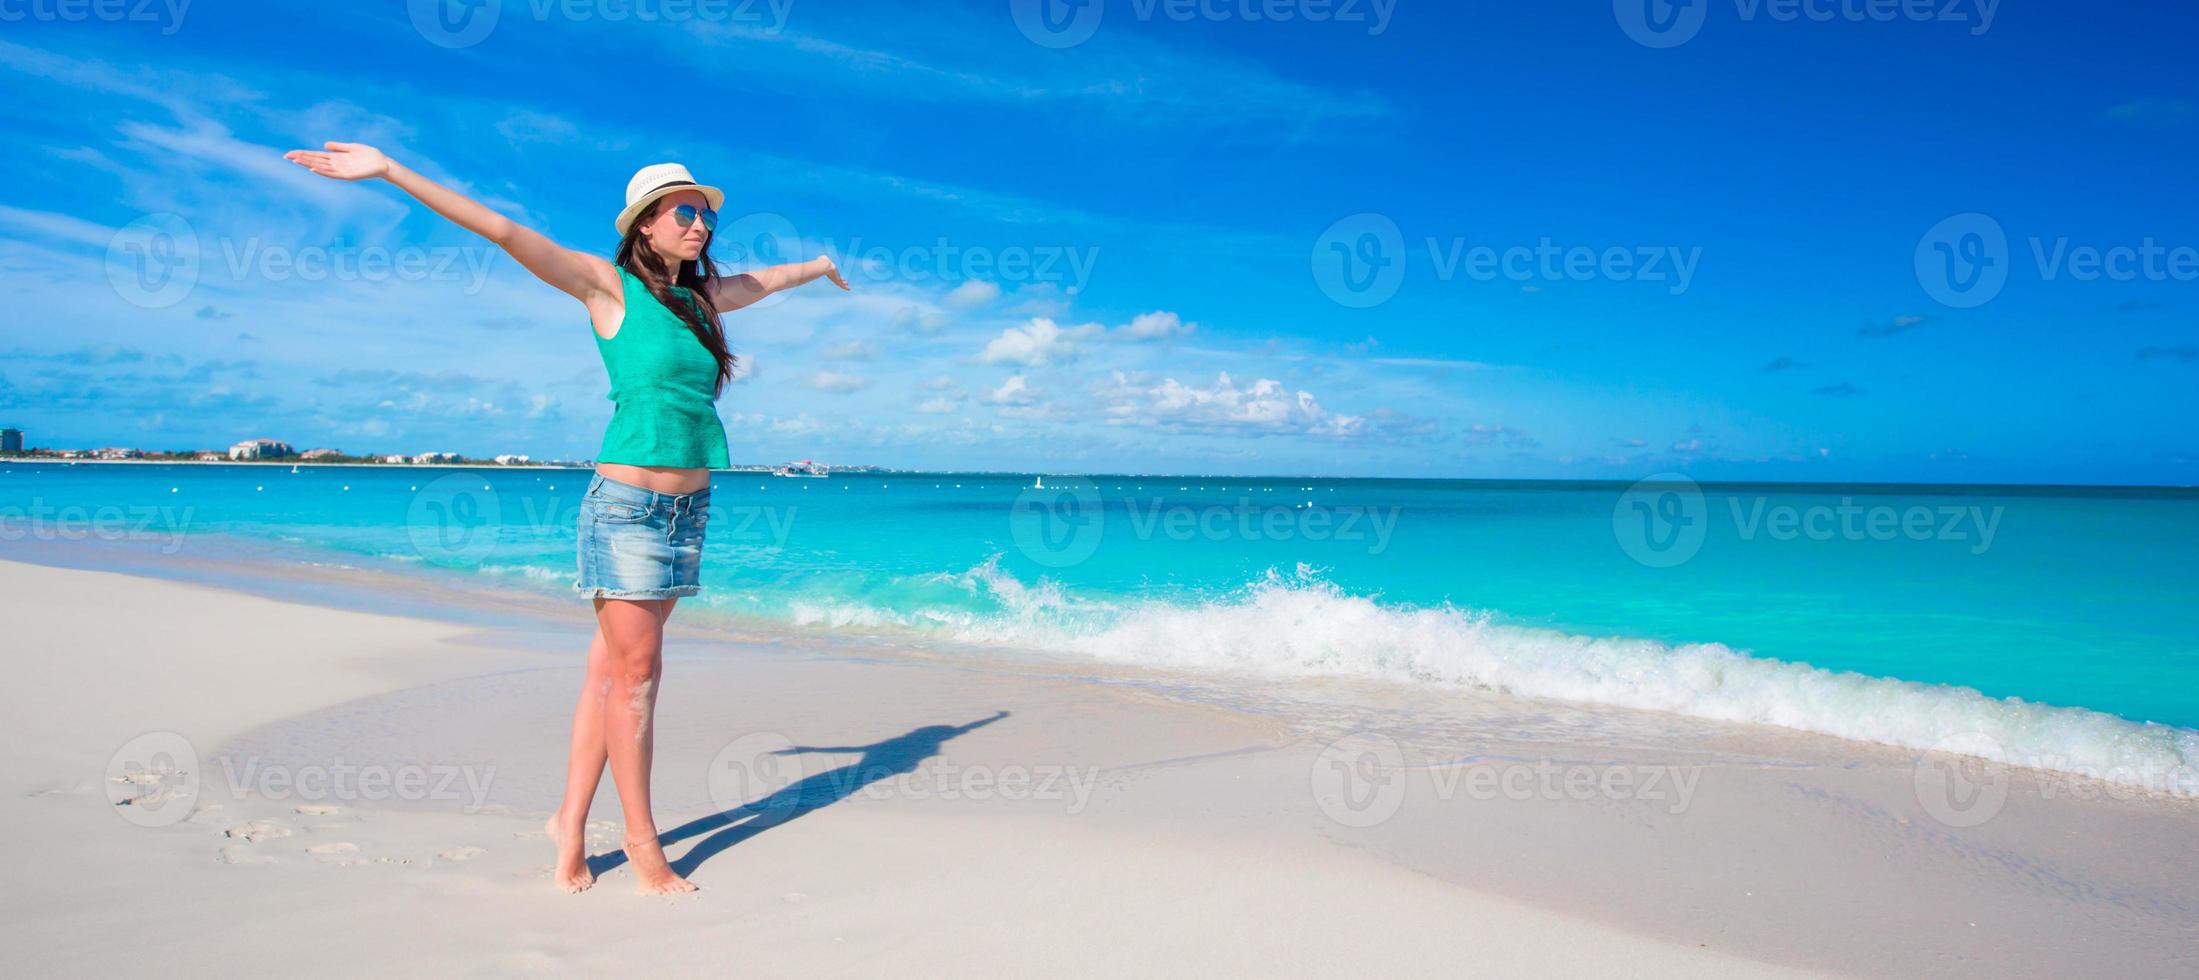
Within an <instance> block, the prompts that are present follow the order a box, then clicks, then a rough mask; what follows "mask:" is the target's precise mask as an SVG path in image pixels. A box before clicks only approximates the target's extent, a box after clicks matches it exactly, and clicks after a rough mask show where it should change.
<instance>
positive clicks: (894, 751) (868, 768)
mask: <svg viewBox="0 0 2199 980" xmlns="http://www.w3.org/2000/svg"><path fill="white" fill-rule="evenodd" d="M1006 717H1008V712H1006V711H996V712H994V713H993V716H992V717H990V718H980V719H978V720H976V721H973V722H970V723H969V724H967V725H925V726H924V727H922V728H915V729H911V730H909V731H908V732H905V733H903V734H900V735H896V736H894V737H892V738H889V739H884V740H881V741H877V742H872V743H870V744H869V745H797V746H794V747H792V748H788V749H781V750H779V751H778V752H776V753H774V754H776V755H798V754H801V753H804V752H818V753H835V754H852V755H858V756H859V758H857V759H856V760H855V761H853V762H850V763H848V764H847V765H844V766H840V767H838V768H835V769H829V770H826V771H824V772H820V773H817V774H815V775H812V776H805V777H803V778H801V779H799V780H796V781H795V782H793V783H791V784H789V785H787V786H786V787H785V788H783V789H780V790H778V791H777V792H774V793H772V794H771V795H769V796H766V797H764V798H763V799H760V800H757V801H755V802H753V803H748V804H744V805H742V806H739V807H735V808H733V809H731V810H725V811H722V812H719V813H713V814H711V815H709V816H707V817H698V818H696V819H694V820H690V821H688V822H686V823H684V824H681V825H679V826H677V827H674V828H672V829H670V830H666V831H660V832H659V833H658V834H657V840H658V842H659V843H662V844H663V845H664V846H665V850H666V851H670V850H671V846H672V845H673V844H675V843H678V842H679V841H683V840H687V839H688V838H691V837H697V836H700V835H703V834H710V836H708V837H705V838H703V840H702V841H701V842H700V843H698V844H696V845H695V846H694V847H692V848H690V849H689V850H688V851H687V853H685V854H682V855H680V856H679V858H678V859H676V860H673V861H672V862H671V864H672V870H673V871H676V872H678V873H679V874H680V875H681V876H682V877H685V876H687V875H692V874H694V873H695V869H696V868H699V867H701V866H702V863H703V862H704V861H708V860H710V859H711V858H712V857H714V856H716V855H717V854H718V853H719V852H721V851H723V850H725V849H726V848H729V847H732V846H733V845H735V844H738V843H740V842H742V841H744V840H747V839H749V838H751V837H754V836H756V835H757V834H760V833H763V832H764V831H766V830H769V829H771V828H772V827H776V826H778V825H780V824H783V823H786V822H787V821H789V820H792V819H794V818H796V817H799V816H801V815H803V814H805V813H808V812H810V811H812V810H817V809H820V808H823V807H828V806H831V805H832V804H834V803H838V802H840V801H841V800H844V799H847V798H848V797H850V796H853V795H855V794H856V793H860V792H862V791H863V788H864V787H866V786H869V785H871V784H872V783H876V782H879V781H881V780H886V779H892V778H894V777H895V776H900V775H905V774H908V773H913V772H915V771H916V767H917V766H919V765H922V764H923V762H924V760H926V759H929V758H931V757H932V756H935V755H938V754H939V747H940V746H942V745H945V744H946V742H947V740H948V739H951V738H954V737H956V736H958V735H962V734H964V733H966V732H971V731H975V730H977V729H979V728H983V727H984V726H986V725H990V724H992V723H993V722H996V721H999V720H1000V719H1002V718H1006ZM721 828H722V829H721ZM712 831H717V832H716V833H711V832H712ZM625 863H626V855H625V853H624V852H621V851H612V852H610V853H608V854H599V855H596V856H593V857H590V858H589V859H588V867H589V870H591V871H593V872H594V873H596V874H599V875H600V874H602V873H604V872H605V871H609V870H610V869H612V868H616V867H618V866H619V865H622V864H625Z"/></svg>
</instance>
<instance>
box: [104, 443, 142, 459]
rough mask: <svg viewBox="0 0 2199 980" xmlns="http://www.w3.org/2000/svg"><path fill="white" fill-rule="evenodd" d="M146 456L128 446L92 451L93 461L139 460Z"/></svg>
mask: <svg viewBox="0 0 2199 980" xmlns="http://www.w3.org/2000/svg"><path fill="white" fill-rule="evenodd" d="M144 455H145V454H144V453H142V452H139V451H137V450H135V449H131V448H128V447H126V446H109V447H107V448H105V449H94V450H92V458H93V459H139V458H141V457H143V456H144Z"/></svg>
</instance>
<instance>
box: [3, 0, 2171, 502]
mask: <svg viewBox="0 0 2199 980" xmlns="http://www.w3.org/2000/svg"><path fill="white" fill-rule="evenodd" d="M438 2H441V3H444V4H447V6H444V7H442V8H440V10H439V9H438V8H437V6H436V4H437V3H438ZM1049 2H1058V0H1049ZM1648 4H1658V6H1656V7H1651V6H1645V5H1648ZM62 9H69V8H61V7H56V6H55V5H54V4H53V3H50V2H47V3H33V2H30V0H6V2H5V3H0V14H6V15H9V16H10V17H11V18H13V19H12V22H11V23H9V24H8V25H7V27H6V29H5V31H4V33H0V80H4V84H5V86H6V90H7V91H8V93H9V98H7V99H6V100H5V102H4V104H0V171H4V173H0V176H4V180H0V290H4V292H5V295H6V303H7V307H8V312H7V314H6V315H5V317H4V319H0V324H4V325H0V331H4V336H0V423H5V424H11V425H18V426H21V427H22V428H24V429H25V430H27V432H28V433H29V439H30V442H31V443H32V444H33V445H45V446H60V447H71V446H95V445H137V446H145V447H152V448H182V447H203V446H218V445H226V444H228V443H230V442H233V441H236V440H239V439H243V438H247V437H255V436H269V437H275V438H281V439H285V440H288V441H290V442H293V443H296V444H300V446H301V448H304V446H306V445H311V446H332V447H336V448H341V449H345V450H348V451H353V452H362V451H369V450H372V451H383V452H422V451H428V450H451V451H457V452H463V453H467V454H469V455H487V454H494V453H498V452H522V453H528V454H531V455H534V456H538V457H565V458H585V457H588V456H591V455H592V454H593V452H594V449H595V447H596V445H597V441H598V440H599V439H600V437H601V433H602V429H603V425H604V423H605V421H606V420H607V419H608V417H609V412H610V407H611V406H610V404H609V402H608V401H606V400H605V399H604V397H603V396H604V391H605V383H604V378H603V372H602V367H601V365H600V362H599V361H598V360H597V357H596V354H595V350H594V346H593V341H592V339H591V337H590V334H589V333H588V330H587V326H586V323H587V320H586V316H585V314H584V313H583V312H582V311H581V310H580V308H579V306H578V304H577V303H574V302H573V301H572V300H570V299H569V298H567V297H565V296H563V295H562V294H559V293H556V292H555V291H553V290H550V289H549V288H548V287H545V286H542V285H540V284H538V283H536V282H534V281H533V280H532V279H531V278H529V277H528V276H526V274H525V273H524V272H523V271H522V270H520V269H519V268H518V267H517V266H516V264H514V263H512V262H510V261H509V260H508V259H507V258H505V257H503V256H501V255H498V254H495V253H494V251H493V250H492V249H488V248H487V247H485V246H484V245H482V244H481V243H479V242H477V241H474V240H472V239H470V237H469V236H467V235H466V234H465V233H463V232H459V231H457V230H456V229H454V228H452V227H450V226H448V225H446V224H444V223H442V222H441V221H440V219H437V218H435V217H434V216H433V215H432V214H429V213H428V212H426V211H425V210H424V209H422V208H420V207H417V206H414V205H412V204H411V203H410V202H409V201H408V200H407V199H405V198H404V197H403V196H402V195H400V194H398V193H396V192H395V191H394V189H392V188H389V187H388V186H386V185H373V186H353V185H339V184H334V183H330V182H326V181H321V180H319V179H318V178H314V177H312V176H310V175H308V174H305V173H304V172H302V171H294V170H291V169H288V168H289V165H288V164H285V163H283V162H282V161H281V160H280V159H279V154H280V153H281V151H283V150H285V149H289V148H291V147H294V146H308V145H318V143H319V142H320V141H321V140H324V139H347V140H356V141H361V142H367V143H372V144H375V145H377V146H380V147H382V148H383V149H384V150H386V151H388V152H389V153H391V154H392V155H393V156H395V157H398V158H399V159H402V160H404V161H406V162H407V163H409V164H411V165H412V166H413V167H415V168H416V169H419V170H421V171H422V172H424V173H427V174H429V175H431V176H434V177H436V178H438V179H444V180H447V181H450V182H452V183H454V184H456V185H458V186H460V187H461V188H463V189H465V190H468V191H470V192H472V193H474V194H476V195H477V196H479V197H481V198H482V199H483V200H485V201H487V202H488V203H490V204H492V205H493V206H496V207H498V208H501V209H504V210H506V212H507V213H509V214H511V215H513V216H514V217H516V218H518V219H520V220H522V221H525V222H527V223H529V224H531V225H534V226H535V227H538V228H540V229H541V230H543V231H545V232H546V233H548V234H550V235H551V236H552V237H554V238H556V239H558V240H559V241H561V242H564V243H565V244H567V245H569V246H572V247H575V248H581V249H588V250H593V251H596V252H598V253H607V252H608V251H609V249H610V248H611V246H612V245H613V244H614V241H613V237H612V231H611V228H610V218H611V217H612V215H614V214H615V213H616V212H617V210H618V207H619V205H620V204H621V203H622V201H621V197H620V195H621V192H622V190H623V187H624V184H625V180H626V178H627V176H628V175H630V174H631V173H632V171H633V170H634V169H635V168H637V167H639V166H641V165H643V164H646V163H652V162H658V161H662V160H677V161H681V162H684V163H686V164H688V165H689V166H690V167H692V168H694V170H695V171H696V172H697V174H698V176H699V177H701V178H702V179H704V180H706V181H710V182H713V183H717V184H720V185H721V186H724V187H725V188H726V189H727V191H728V193H729V201H728V204H727V207H726V209H725V210H726V216H725V219H724V222H725V224H724V226H723V227H721V236H720V237H721V241H720V242H719V243H718V247H717V251H718V253H719V255H720V256H721V258H730V259H735V260H736V261H738V260H739V259H740V258H741V257H742V256H747V255H751V254H760V255H762V256H764V257H766V258H768V257H771V256H772V255H773V254H778V255H783V256H785V257H789V258H800V257H806V256H807V255H811V254H816V253H818V252H826V251H829V252H832V253H834V254H836V255H838V256H840V258H841V262H842V265H843V266H844V267H846V268H847V269H848V270H849V271H850V278H851V279H852V280H853V282H854V285H855V287H856V291H855V292H854V293H852V294H841V293H839V292H838V291H836V290H831V289H829V288H827V287H823V286H822V285H815V286H811V287H809V288H807V289H805V290H803V291H801V292H799V293H796V294H791V295H787V296H784V297H779V298H777V299H776V301H774V302H772V303H771V304H769V305H768V306H765V307H763V308H758V309H751V310H746V311H742V312H740V313H737V314H734V315H732V316H730V317H729V318H728V319H727V321H726V325H727V328H728V330H729V332H730V334H731V336H732V338H733V345H734V347H735V349H736V350H738V351H740V352H743V353H744V354H745V355H746V356H747V359H748V363H749V365H750V366H751V368H752V373H750V374H749V375H748V376H747V377H745V378H743V379H742V380H741V382H740V383H739V384H737V385H735V386H733V387H731V388H729V389H728V390H727V392H726V393H725V395H724V396H723V397H722V398H721V400H720V403H719V404H720V409H721V414H722V415H723V416H724V418H725V419H726V422H727V428H728V431H729V433H730V435H731V439H732V448H733V455H734V457H735V458H736V459H738V460H743V461H758V462H776V461H782V460H786V459H793V458H801V457H814V458H817V459H821V460H827V461H834V462H865V463H877V464H882V465H889V466H899V467H919V468H961V469H1001V470H1045V471H1048V472H1079V471H1089V472H1115V471H1171V472H1200V473H1213V472H1229V473H1315V474H1345V475H1349V474H1385V475H1401V476H1465V477H1549V478H1564V477H1580V478H1622V479H1624V478H1635V477H1640V476H1643V475H1647V474H1650V473H1656V472H1661V471H1674V470H1677V471H1682V472H1687V473H1690V474H1693V475H1695V476H1697V477H1698V478H1707V479H1769V480H1916V481H1933V482H1938V481H2018V482H2081V483H2163V484H2191V483H2199V433H2195V431H2194V429H2195V424H2194V420H2195V419H2199V396H2195V395H2194V392H2195V391H2199V384H2195V382H2199V319H2195V317H2194V311H2195V309H2199V303H2195V302H2194V293H2195V291H2199V221H2195V220H2194V218H2195V217H2199V200H2195V197H2199V189H2195V187H2194V183H2193V182H2192V181H2191V180H2190V179H2189V175H2188V170H2189V167H2190V161H2191V160H2192V159H2193V156H2194V154H2193V150H2194V149H2195V136H2199V115H2195V104H2199V78H2195V77H2194V76H2195V70H2194V68H2193V67H2192V59H2190V58H2189V57H2188V52H2189V50H2190V47H2191V44H2192V41H2193V39H2194V34H2195V27H2199V13H2194V12H2193V10H2192V9H2191V8H2190V6H2189V5H2186V4H2167V3H2161V4H2117V5H2088V6H2086V7H2083V8H2081V9H2080V8H2076V7H2072V6H2070V5H2037V4H2032V5H2025V6H2024V7H2022V8H2018V7H2017V6H2015V5H2008V6H2006V7H2002V6H2000V5H1999V4H1996V3H1991V2H1990V0H1955V2H1952V3H1950V2H1948V0H1935V2H1934V3H1932V4H1928V5H1927V4H1909V5H1906V6H1904V5H1900V4H1893V3H1885V2H1869V0H1838V2H1835V0H1811V2H1808V3H1801V4H1781V3H1776V2H1772V0H1696V3H1695V5H1693V6H1690V7H1684V8H1664V7H1662V6H1661V0H1619V2H1617V3H1613V4H1605V3H1601V2H1591V3H1582V4H1518V3H1512V4H1485V3H1433V2H1427V0H1417V2H1416V0H1397V2H1395V3H1389V2H1385V3H1380V4H1377V3H1374V2H1372V0H1357V2H1355V3H1351V4H1342V3H1329V4H1317V3H1315V4H1298V3H1289V2H1276V3H1264V4H1243V3H1240V2H1238V0H1227V2H1224V0H1207V2H1205V3H1204V4H1184V3H1181V2H1178V3H1173V4H1172V3H1169V2H1168V0H1152V2H1146V0H1091V2H1090V3H1089V4H1087V5H1086V6H1085V7H1083V8H1082V12H1081V16H1083V17H1085V18H1087V19H1085V20H1081V21H1080V20H1077V19H1075V18H1076V17H1077V16H1079V9H1078V8H1074V7H1069V6H1067V5H1063V6H1060V7H1057V8H1052V11H1053V13H1054V14H1055V16H1053V17H1052V18H1048V17H1047V16H1046V15H1047V14H1048V13H1049V11H1048V9H1044V8H1042V5H1041V3H1040V2H1038V0H1033V2H1031V3H1024V2H1021V0H1014V2H1011V0H983V2H973V3H968V4H951V3H921V4H919V3H873V2H834V3H830V4H827V3H821V2H816V0H778V3H777V4H771V3H766V2H764V0H754V2H746V0H725V2H722V3H716V2H712V0H697V2H694V3H688V4H681V3H676V2H675V3H672V4H670V5H667V4H665V3H664V2H661V0H641V2H637V0H560V2H556V3H553V2H551V0H500V2H498V0H472V2H471V3H470V5H469V4H464V3H460V2H458V0H419V2H417V3H413V4H407V3H403V2H385V3H362V4H296V5H276V4H262V3H254V4H242V3H235V2H218V0H191V2H184V0H167V2H155V3H150V4H145V5H142V6H140V5H134V4H133V5H128V6H126V7H123V8H117V9H120V10H121V11H122V13H123V14H124V15H125V16H123V17H122V19H119V20H114V21H102V20H97V19H89V20H87V19H82V18H81V17H79V18H78V19H74V20H71V19H66V18H63V17H60V16H59V15H57V13H56V11H58V10H62ZM76 9H81V8H76ZM1270 10H1279V11H1283V12H1286V13H1290V14H1291V15H1292V16H1291V17H1290V19H1288V20H1280V21H1278V20H1273V19H1268V18H1266V17H1264V16H1248V12H1250V14H1253V15H1258V14H1261V13H1262V12H1263V11H1270ZM1668 11H1670V12H1672V13H1675V14H1676V15H1677V17H1678V19H1677V20H1676V21H1673V22H1672V23H1673V24H1676V25H1677V26H1673V27H1671V28H1670V29H1669V30H1666V31H1665V32H1663V33H1655V32H1653V31H1652V32H1650V33H1644V32H1645V31H1650V29H1649V28H1646V27H1645V26H1644V25H1645V24H1648V23H1650V21H1647V20H1644V19H1643V14H1644V13H1645V12H1648V13H1653V14H1656V15H1657V16H1658V17H1659V18H1662V17H1663V15H1664V14H1665V13H1666V12H1668ZM415 13H419V14H421V17H420V18H419V19H418V20H417V21H416V18H415V17H414V14H415ZM1324 13H1325V15H1324ZM1874 13H1875V17H1874ZM439 14H440V15H441V17H442V18H443V19H441V20H438V19H436V18H437V16H438V15H439ZM1813 14H1814V15H1815V16H1813ZM16 15H20V16H16ZM1095 15H1096V20H1094V19H1091V18H1093V17H1095ZM469 18H470V19H469ZM1689 18H1694V19H1692V20H1690V19H1689ZM1658 23H1660V24H1663V23H1664V21H1662V20H1659V21H1658ZM453 25H455V26H453ZM1062 26H1065V27H1066V31H1064V32H1059V33H1055V32H1051V28H1054V27H1062ZM1630 30H1631V31H1632V33H1630ZM1636 35H1640V36H1641V37H1642V38H1643V39H1645V40H1647V41H1649V42H1650V43H1641V41H1638V40H1637V38H1636ZM1950 219H1952V220H1950ZM2094 257H2097V259H2098V260H2099V262H2100V263H2102V264H2100V265H2098V266H2097V267H2096V266H2095V265H2093V264H2091V263H2092V260H2093V258H2094ZM1981 272H1982V273H1984V274H1983V275H1980V273H1981Z"/></svg>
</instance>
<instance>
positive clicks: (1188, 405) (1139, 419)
mask: <svg viewBox="0 0 2199 980" xmlns="http://www.w3.org/2000/svg"><path fill="white" fill-rule="evenodd" d="M1102 394H1103V396H1104V397H1105V398H1106V400H1107V402H1108V405H1107V415H1108V417H1109V419H1108V420H1109V422H1110V423H1112V424H1116V425H1139V426H1154V427H1161V428H1184V429H1206V430H1214V431H1228V432H1239V433H1244V434H1260V433H1302V434H1307V435H1340V436H1341V435H1353V434H1356V433H1358V432H1360V431H1361V430H1362V429H1363V428H1364V427H1365V424H1366V420H1365V419H1363V418H1361V417H1359V416H1356V415H1337V414H1334V413H1332V412H1330V411H1329V410H1328V409H1325V408H1323V407H1321V403H1320V402H1319V401H1317V400H1316V399H1315V398H1314V397H1313V393H1312V392H1308V391H1290V390H1287V389H1285V388H1284V387H1283V383H1282V382H1280V381H1277V380H1275V379H1273V378H1261V379H1259V380H1257V381H1254V382H1253V383H1252V384H1251V385H1249V386H1246V387H1241V388H1240V387H1238V386H1237V384H1236V382H1234V381H1232V380H1230V377H1229V375H1228V374H1226V373H1225V374H1221V375H1218V376H1217V377H1216V378H1215V379H1214V383H1213V384H1211V385H1207V386H1204V387H1196V386H1192V385H1186V384H1184V383H1182V382H1180V381H1177V380H1176V379H1175V378H1163V379H1162V380H1161V381H1160V383H1159V384H1152V385H1147V384H1141V383H1139V382H1137V381H1135V380H1133V379H1132V378H1130V377H1129V376H1128V375H1125V374H1123V373H1121V372H1119V371H1118V372H1116V374H1115V377H1114V383H1113V385H1112V386H1111V387H1109V388H1108V389H1106V390H1105V391H1104V392H1103V393H1102Z"/></svg>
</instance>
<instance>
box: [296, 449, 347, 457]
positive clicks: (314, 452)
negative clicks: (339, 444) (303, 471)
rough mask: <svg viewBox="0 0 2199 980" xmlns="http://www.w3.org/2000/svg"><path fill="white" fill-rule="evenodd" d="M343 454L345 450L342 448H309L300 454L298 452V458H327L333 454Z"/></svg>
mask: <svg viewBox="0 0 2199 980" xmlns="http://www.w3.org/2000/svg"><path fill="white" fill-rule="evenodd" d="M343 454H344V451H343V450H341V449H308V450H306V451H305V452H302V453H299V454H298V458H299V459H327V458H329V457H331V456H341V455H343Z"/></svg>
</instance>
